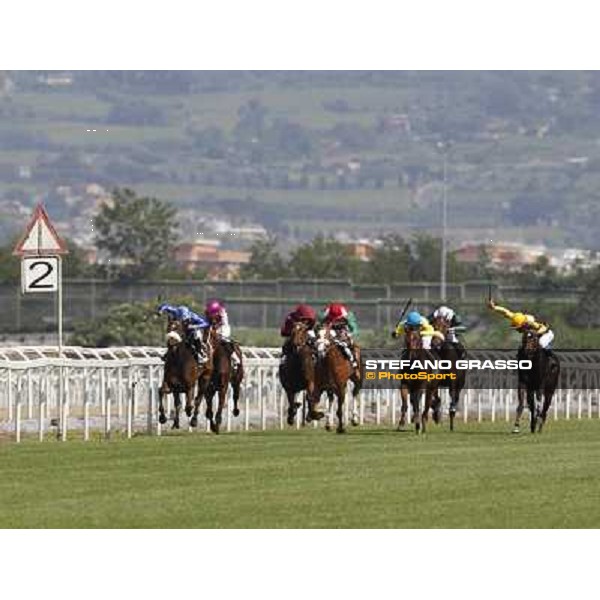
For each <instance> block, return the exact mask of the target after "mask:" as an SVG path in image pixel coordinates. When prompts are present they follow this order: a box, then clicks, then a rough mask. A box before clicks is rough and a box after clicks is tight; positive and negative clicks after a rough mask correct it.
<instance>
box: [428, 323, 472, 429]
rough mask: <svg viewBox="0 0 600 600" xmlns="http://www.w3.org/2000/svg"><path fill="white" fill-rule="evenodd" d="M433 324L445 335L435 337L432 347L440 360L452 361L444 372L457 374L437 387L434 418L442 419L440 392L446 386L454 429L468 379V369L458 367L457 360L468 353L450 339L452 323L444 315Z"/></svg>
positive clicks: (436, 420) (452, 427) (451, 422)
mask: <svg viewBox="0 0 600 600" xmlns="http://www.w3.org/2000/svg"><path fill="white" fill-rule="evenodd" d="M431 325H432V326H433V328H434V329H435V330H436V331H439V332H440V333H441V334H442V335H443V336H444V340H443V341H441V340H439V339H438V338H435V339H434V340H433V341H432V344H431V347H432V349H433V352H434V353H435V354H436V355H437V358H438V359H439V360H448V361H450V362H451V364H452V366H451V368H450V369H449V370H447V371H446V370H445V371H444V372H445V373H450V374H454V375H455V376H456V378H455V379H450V378H448V379H444V380H443V381H440V382H438V385H437V386H436V388H435V394H434V401H433V420H434V421H435V422H436V423H439V422H440V420H441V416H440V412H441V404H442V401H441V398H440V394H439V388H440V387H446V388H448V391H449V393H450V409H449V413H450V431H454V419H455V417H456V412H457V410H458V402H459V400H460V393H461V391H462V390H463V388H464V387H465V380H466V371H465V370H464V369H457V368H456V361H457V360H459V359H461V358H465V356H466V353H465V354H464V355H461V354H460V353H459V350H458V349H457V348H456V347H455V345H454V344H453V343H452V342H450V341H448V332H449V329H450V324H449V323H448V321H447V320H446V319H444V318H443V317H436V318H434V319H433V320H432V322H431Z"/></svg>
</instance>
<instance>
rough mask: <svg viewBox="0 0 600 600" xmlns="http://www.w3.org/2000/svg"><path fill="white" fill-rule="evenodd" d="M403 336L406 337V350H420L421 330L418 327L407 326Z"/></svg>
mask: <svg viewBox="0 0 600 600" xmlns="http://www.w3.org/2000/svg"><path fill="white" fill-rule="evenodd" d="M404 337H405V338H406V349H407V350H409V351H410V350H421V349H422V348H423V340H422V339H421V332H420V331H419V330H418V329H416V328H412V327H408V328H407V329H406V331H405V334H404Z"/></svg>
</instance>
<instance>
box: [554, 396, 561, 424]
mask: <svg viewBox="0 0 600 600" xmlns="http://www.w3.org/2000/svg"><path fill="white" fill-rule="evenodd" d="M561 398H562V390H561V389H559V390H558V393H557V394H556V398H554V420H555V421H558V405H559V404H560V401H561Z"/></svg>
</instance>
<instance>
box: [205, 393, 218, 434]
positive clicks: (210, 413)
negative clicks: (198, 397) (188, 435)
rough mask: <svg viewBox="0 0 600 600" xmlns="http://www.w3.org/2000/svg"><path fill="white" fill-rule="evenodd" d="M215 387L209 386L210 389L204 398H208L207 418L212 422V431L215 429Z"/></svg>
mask: <svg viewBox="0 0 600 600" xmlns="http://www.w3.org/2000/svg"><path fill="white" fill-rule="evenodd" d="M216 391H217V390H216V389H215V386H214V385H213V384H212V382H211V383H209V384H208V389H207V390H206V394H205V395H204V397H205V398H206V413H205V416H206V418H207V419H208V421H210V429H211V431H212V428H213V417H214V415H213V396H214V395H215V392H216Z"/></svg>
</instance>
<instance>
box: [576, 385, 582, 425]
mask: <svg viewBox="0 0 600 600" xmlns="http://www.w3.org/2000/svg"><path fill="white" fill-rule="evenodd" d="M581 401H582V397H581V390H578V392H577V418H578V419H581V408H582V406H581Z"/></svg>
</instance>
